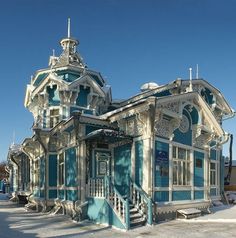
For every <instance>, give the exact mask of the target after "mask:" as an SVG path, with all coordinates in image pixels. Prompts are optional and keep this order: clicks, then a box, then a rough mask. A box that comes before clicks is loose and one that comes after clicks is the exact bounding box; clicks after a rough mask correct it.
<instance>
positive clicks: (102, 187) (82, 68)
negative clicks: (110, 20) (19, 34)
mask: <svg viewBox="0 0 236 238" xmlns="http://www.w3.org/2000/svg"><path fill="white" fill-rule="evenodd" d="M60 44H61V46H62V53H61V55H60V56H59V57H56V56H55V55H53V56H51V57H50V59H49V67H48V68H46V69H41V70H38V71H37V72H36V73H35V75H34V76H33V78H32V80H31V82H30V84H29V85H27V91H26V97H25V107H26V108H27V109H28V110H29V111H31V112H32V114H33V117H34V126H33V132H34V133H33V136H32V137H31V138H26V139H25V140H24V142H23V144H22V151H23V153H24V154H25V155H27V157H28V158H29V161H30V170H28V171H27V173H28V174H29V177H30V185H29V186H28V189H29V190H30V192H31V193H32V195H31V197H30V202H31V206H35V207H36V209H38V210H43V211H49V210H51V211H52V212H54V213H57V212H63V213H66V214H70V215H71V216H72V217H73V219H83V218H85V217H88V218H89V219H91V220H93V221H95V222H99V223H106V224H110V225H113V226H116V227H119V228H122V229H129V228H130V227H132V226H135V225H144V224H152V222H153V221H160V220H162V219H166V218H170V217H173V216H175V213H176V210H178V209H181V208H198V209H205V208H207V207H209V205H210V201H212V199H219V198H220V194H221V191H223V179H224V176H223V170H224V161H222V159H221V151H222V145H223V144H224V143H225V142H226V141H227V139H228V135H227V133H226V132H225V131H224V130H223V129H222V126H221V125H222V119H223V118H226V117H230V116H232V115H233V110H232V108H231V107H230V106H229V105H228V103H227V101H226V100H225V98H224V97H223V95H222V94H221V92H220V91H219V90H218V89H216V88H215V87H214V86H212V85H211V84H209V83H208V82H207V81H205V80H203V79H193V80H192V79H191V78H190V79H189V80H180V79H178V80H175V81H173V82H170V83H168V84H166V85H162V86H159V85H157V84H156V83H146V84H144V85H143V86H142V88H141V92H140V93H139V94H138V95H136V96H134V97H131V98H128V99H127V100H122V101H119V102H117V101H116V102H114V101H113V100H112V96H111V88H110V87H109V86H108V85H107V84H106V82H105V80H104V79H103V77H102V75H101V74H100V73H99V72H96V71H94V70H92V69H89V68H88V67H87V66H86V65H85V64H84V62H83V60H82V58H81V56H80V54H79V53H78V51H77V48H76V47H77V45H78V44H79V42H78V40H75V39H74V38H72V37H71V36H70V32H69V33H68V37H67V38H65V39H62V40H61V42H60Z"/></svg>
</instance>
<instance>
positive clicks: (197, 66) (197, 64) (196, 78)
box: [196, 64, 198, 79]
mask: <svg viewBox="0 0 236 238" xmlns="http://www.w3.org/2000/svg"><path fill="white" fill-rule="evenodd" d="M196 79H198V64H197V69H196Z"/></svg>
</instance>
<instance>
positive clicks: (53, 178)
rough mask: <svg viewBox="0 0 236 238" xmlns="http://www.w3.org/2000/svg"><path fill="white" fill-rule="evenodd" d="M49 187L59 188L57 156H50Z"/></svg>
mask: <svg viewBox="0 0 236 238" xmlns="http://www.w3.org/2000/svg"><path fill="white" fill-rule="evenodd" d="M48 166H49V171H48V174H49V178H48V179H49V186H52V187H56V186H57V154H50V155H49V161H48Z"/></svg>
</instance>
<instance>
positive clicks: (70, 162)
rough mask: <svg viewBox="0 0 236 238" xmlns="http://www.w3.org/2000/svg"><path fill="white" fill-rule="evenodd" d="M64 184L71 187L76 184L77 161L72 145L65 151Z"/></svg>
mask: <svg viewBox="0 0 236 238" xmlns="http://www.w3.org/2000/svg"><path fill="white" fill-rule="evenodd" d="M65 171H66V172H65V175H66V176H65V185H66V186H68V187H73V186H76V185H77V161H76V150H75V148H74V147H72V148H69V149H67V150H66V151H65Z"/></svg>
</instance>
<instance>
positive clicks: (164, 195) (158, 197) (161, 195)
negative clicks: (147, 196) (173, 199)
mask: <svg viewBox="0 0 236 238" xmlns="http://www.w3.org/2000/svg"><path fill="white" fill-rule="evenodd" d="M154 200H155V202H167V201H169V191H158V192H155V194H154Z"/></svg>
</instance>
